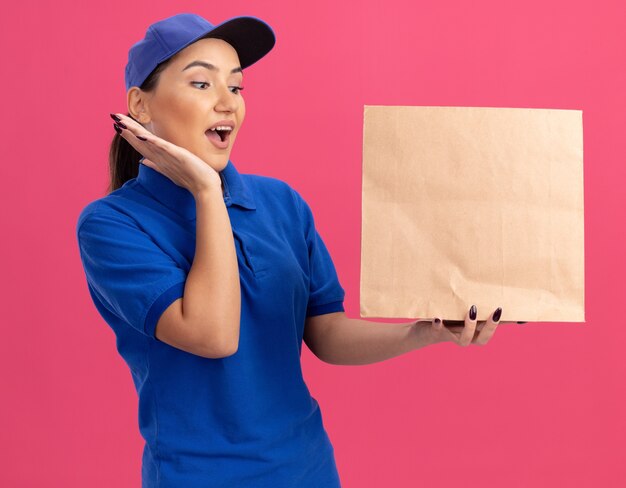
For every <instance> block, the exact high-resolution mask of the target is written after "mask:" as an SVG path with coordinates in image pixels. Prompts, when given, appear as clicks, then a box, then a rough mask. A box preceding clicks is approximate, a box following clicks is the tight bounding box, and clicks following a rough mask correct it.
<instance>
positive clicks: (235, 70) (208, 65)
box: [181, 61, 243, 73]
mask: <svg viewBox="0 0 626 488" xmlns="http://www.w3.org/2000/svg"><path fill="white" fill-rule="evenodd" d="M192 66H202V67H203V68H206V69H208V70H211V71H219V70H220V69H219V68H218V67H217V66H215V65H213V64H211V63H206V62H204V61H192V62H191V63H189V64H188V65H187V66H185V67H184V68H183V69H182V70H181V71H185V70H186V69H188V68H191V67H192ZM230 72H231V73H243V70H242V69H241V66H237V67H236V68H233V69H231V70H230Z"/></svg>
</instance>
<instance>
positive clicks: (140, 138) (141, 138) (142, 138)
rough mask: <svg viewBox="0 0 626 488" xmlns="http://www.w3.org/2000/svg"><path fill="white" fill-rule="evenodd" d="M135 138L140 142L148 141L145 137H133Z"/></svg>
mask: <svg viewBox="0 0 626 488" xmlns="http://www.w3.org/2000/svg"><path fill="white" fill-rule="evenodd" d="M135 137H137V139H139V140H141V141H147V140H148V139H146V138H145V137H143V136H135Z"/></svg>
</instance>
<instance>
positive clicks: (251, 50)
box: [196, 16, 276, 69]
mask: <svg viewBox="0 0 626 488" xmlns="http://www.w3.org/2000/svg"><path fill="white" fill-rule="evenodd" d="M205 37H213V38H217V39H222V40H224V41H226V42H228V43H229V44H230V45H231V46H233V47H234V48H235V51H237V55H238V56H239V63H240V64H241V68H242V69H243V68H247V67H248V66H251V65H253V64H254V63H256V62H257V61H258V60H259V59H261V58H262V57H263V56H265V55H266V54H267V53H268V52H270V51H271V50H272V48H273V47H274V44H276V36H275V35H274V31H273V30H272V28H271V27H270V26H269V25H268V24H266V23H265V22H263V21H262V20H261V19H259V18H257V17H250V16H242V17H233V18H232V19H228V20H225V21H224V22H222V23H220V24H218V25H216V26H215V27H214V28H213V29H211V31H210V32H208V33H207V34H204V35H202V36H199V37H198V38H197V39H196V40H198V39H203V38H205Z"/></svg>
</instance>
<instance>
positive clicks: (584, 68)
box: [0, 0, 626, 488]
mask: <svg viewBox="0 0 626 488" xmlns="http://www.w3.org/2000/svg"><path fill="white" fill-rule="evenodd" d="M511 5H512V2H502V1H500V0H491V1H487V0H476V1H472V2H469V1H468V2H463V1H437V2H421V4H420V3H418V2H415V1H414V0H412V1H398V0H386V1H383V2H379V1H376V2H374V1H366V2H361V1H358V2H357V1H349V2H341V1H337V0H332V1H327V0H324V1H317V2H314V3H308V2H307V3H302V2H282V3H279V4H277V3H276V2H275V1H258V2H245V3H242V2H237V3H230V4H229V3H225V2H221V3H220V2H211V3H207V2H188V1H187V2H183V1H177V2H147V1H134V2H119V1H111V2H88V3H85V2H81V3H79V2H77V1H73V2H68V1H57V2H28V1H22V2H12V3H10V4H8V5H7V6H5V7H4V9H3V15H2V19H1V20H0V24H1V25H0V40H1V41H2V46H4V49H3V60H2V64H3V68H2V78H1V79H2V81H1V82H2V92H3V97H2V99H3V118H2V122H1V124H2V147H3V151H2V152H3V154H2V156H3V161H2V164H1V165H0V171H1V172H2V173H1V176H2V182H3V190H2V196H1V197H0V198H2V202H1V203H2V204H1V205H0V211H1V212H2V214H1V215H2V223H3V236H4V238H3V239H2V244H1V246H2V255H3V256H4V260H3V270H2V275H3V279H2V280H1V282H2V285H1V286H2V297H3V300H2V302H3V306H2V311H1V314H2V318H1V319H0V321H1V323H2V340H1V341H0V348H1V349H0V371H2V373H1V375H0V377H1V379H2V380H1V381H2V384H1V391H2V397H3V401H2V402H1V403H0V419H1V420H0V436H2V438H1V442H0V446H1V447H0V449H1V452H0V463H1V466H0V486H7V487H8V486H10V487H39V486H63V487H65V488H70V487H86V486H89V487H91V488H98V487H111V486H115V487H137V486H140V466H141V449H142V447H143V444H142V439H141V437H140V435H139V431H138V427H137V410H136V409H137V400H136V394H135V391H134V388H133V385H132V379H131V375H130V372H129V371H128V369H127V367H126V365H125V364H124V363H123V361H122V359H121V357H120V356H118V354H117V351H116V350H115V338H114V335H113V332H112V331H111V329H110V328H109V327H108V326H107V325H106V323H105V322H104V321H103V320H102V319H101V318H100V316H99V315H98V313H97V311H96V309H95V307H94V305H93V304H92V302H91V300H90V297H89V295H88V291H87V286H86V282H85V278H84V273H83V270H82V267H81V264H80V260H79V256H78V250H77V244H76V240H75V233H74V232H75V223H76V218H77V216H78V212H79V211H80V209H81V208H82V207H83V206H84V205H85V204H86V203H87V202H89V201H91V200H94V199H96V198H99V197H100V196H102V195H103V194H104V190H105V187H106V184H107V152H108V148H109V143H110V140H111V138H112V136H113V134H114V132H113V128H112V126H111V124H112V121H111V118H110V117H109V113H110V112H125V111H126V98H125V90H124V78H123V70H124V66H125V63H126V56H127V51H128V48H129V47H130V46H131V45H132V43H134V42H136V41H137V40H139V39H140V38H141V37H142V36H143V34H144V32H145V29H146V27H147V26H148V25H149V24H150V23H152V22H154V21H156V20H160V19H162V18H164V17H167V16H170V15H173V14H175V13H180V12H185V11H190V12H195V13H198V14H200V15H203V16H205V17H206V18H208V19H209V20H210V21H212V22H213V23H219V22H221V21H223V20H226V19H228V18H230V17H234V16H236V15H254V16H257V17H260V18H262V19H264V20H265V21H267V22H268V23H269V24H270V25H271V26H272V27H273V28H274V30H275V32H276V35H277V44H276V46H275V48H274V50H273V51H272V52H271V53H270V54H269V55H268V56H267V57H266V58H264V59H263V60H261V61H260V62H259V63H258V64H256V65H254V66H252V67H250V68H249V70H247V71H246V81H245V85H244V86H245V92H244V93H243V94H244V96H245V97H246V106H247V116H246V121H245V123H244V126H243V128H242V130H241V132H240V134H239V136H238V138H237V143H236V145H235V147H234V150H233V153H232V154H231V159H232V160H233V161H234V162H235V164H236V165H237V167H238V168H239V170H240V171H242V172H247V173H259V174H265V175H270V176H274V177H278V178H280V179H283V180H284V181H286V182H288V183H289V184H291V185H292V186H293V187H294V188H296V189H297V190H299V191H301V193H302V194H303V196H304V197H305V198H306V199H307V201H308V202H309V203H310V205H311V207H312V208H313V211H314V215H315V218H316V223H317V226H318V229H319V230H320V233H321V234H322V236H323V238H324V240H325V242H326V243H327V246H328V247H329V249H330V251H331V254H332V256H333V259H334V261H335V264H336V267H337V271H338V273H339V276H340V280H341V282H342V284H343V286H344V288H345V289H346V293H347V295H346V302H345V305H346V313H347V314H348V316H350V317H353V318H358V312H359V306H358V303H359V294H358V293H359V272H360V269H359V266H360V263H359V260H360V225H361V221H360V218H361V149H362V112H363V105H364V104H369V105H445V106H490V107H526V108H561V109H578V110H583V120H584V130H585V132H584V148H585V187H586V188H585V211H586V223H585V230H586V236H587V239H586V244H585V252H586V299H587V300H586V303H587V322H586V323H584V324H580V323H568V324H561V323H544V324H541V323H530V324H526V325H521V326H519V325H516V326H510V325H508V326H505V325H503V326H501V327H500V328H499V330H498V331H497V333H496V334H495V336H494V337H493V339H492V341H491V342H490V343H489V344H488V345H487V346H485V347H482V348H481V347H478V346H471V347H468V348H460V347H458V346H456V345H454V344H451V343H445V344H437V345H434V346H431V347H427V348H424V349H420V350H417V351H414V352H412V353H409V354H406V355H403V356H399V357H396V358H394V359H391V360H389V361H384V362H381V363H375V364H371V365H366V366H360V367H346V366H343V367H342V366H332V365H329V364H326V363H323V362H321V361H319V360H318V359H317V358H316V357H315V356H313V355H312V353H311V352H310V351H309V350H308V349H307V348H306V347H304V348H303V354H302V361H303V365H304V371H305V377H306V381H307V384H308V385H309V388H310V390H311V392H312V394H313V396H314V397H316V398H317V399H318V401H319V403H320V405H321V408H322V413H323V419H324V422H325V425H326V428H327V430H328V432H329V435H330V437H331V440H332V442H333V445H334V447H335V453H336V458H337V464H338V468H339V472H340V475H341V479H342V483H343V486H344V487H345V488H358V487H367V488H369V487H381V486H393V487H396V488H402V487H415V486H420V487H456V486H468V487H474V486H476V487H478V486H481V487H503V486H506V487H529V486H532V487H554V486H567V487H569V488H573V487H588V486H601V487H618V486H620V487H621V486H626V470H625V467H624V466H625V463H624V461H626V446H625V445H624V444H625V441H626V416H625V415H624V411H625V410H626V389H625V387H624V385H625V379H626V378H625V372H626V361H625V360H624V357H625V356H624V344H625V343H626V331H625V328H624V323H623V322H624V321H623V320H620V317H621V314H622V309H621V306H622V305H623V302H624V298H623V297H624V291H625V286H624V278H623V277H624V274H625V273H626V265H625V259H624V252H623V243H624V239H625V238H626V232H625V226H624V222H625V212H624V210H625V208H626V192H624V189H623V188H624V187H623V185H624V177H625V176H626V172H625V170H624V167H625V161H626V157H625V156H626V154H625V152H626V151H625V142H624V141H626V137H625V132H624V129H625V127H626V124H625V122H626V115H625V114H626V96H625V93H626V92H625V91H624V87H625V86H626V79H625V78H626V68H625V66H626V64H625V63H624V60H625V59H626V4H625V3H624V2H623V1H621V0H615V1H593V2H591V1H589V2H580V1H546V0H529V1H525V2H517V3H515V4H514V6H511ZM276 125H278V126H280V129H279V130H278V131H277V130H276V128H275V126H276ZM476 191H477V192H479V191H481V190H480V188H477V189H476ZM442 198H445V195H442ZM485 232H489V229H485ZM520 232H524V230H523V229H520ZM469 305H470V304H468V306H469ZM410 319H413V317H409V318H407V320H410ZM404 321H405V320H399V322H404ZM389 322H393V321H391V320H390V321H389Z"/></svg>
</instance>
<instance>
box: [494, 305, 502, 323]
mask: <svg viewBox="0 0 626 488" xmlns="http://www.w3.org/2000/svg"><path fill="white" fill-rule="evenodd" d="M501 316H502V309H501V308H500V307H498V309H497V310H496V311H495V313H494V314H493V321H494V322H498V321H499V320H500V317H501Z"/></svg>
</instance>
